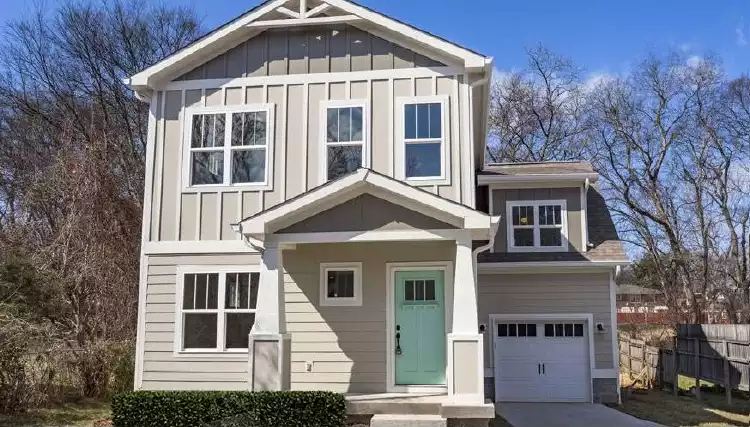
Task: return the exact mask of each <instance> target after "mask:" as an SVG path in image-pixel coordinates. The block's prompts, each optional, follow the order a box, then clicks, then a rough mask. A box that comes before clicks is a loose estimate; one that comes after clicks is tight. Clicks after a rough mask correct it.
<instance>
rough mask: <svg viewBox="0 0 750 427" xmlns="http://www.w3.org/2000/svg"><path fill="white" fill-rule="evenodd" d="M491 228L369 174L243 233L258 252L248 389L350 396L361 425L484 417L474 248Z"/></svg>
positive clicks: (262, 217)
mask: <svg viewBox="0 0 750 427" xmlns="http://www.w3.org/2000/svg"><path fill="white" fill-rule="evenodd" d="M342 181H343V182H342ZM496 225H497V220H496V218H490V217H489V216H487V215H486V214H484V213H481V212H477V211H475V210H473V209H470V208H468V207H466V206H463V205H458V204H455V203H453V202H450V201H447V200H445V199H442V198H440V197H438V196H435V195H432V194H430V193H427V192H424V191H422V190H418V189H415V188H412V187H410V186H408V185H406V184H403V183H400V182H398V181H394V180H391V179H390V178H387V177H383V176H380V175H370V174H369V173H368V172H367V171H360V172H358V173H356V174H353V175H350V176H349V177H345V178H343V179H341V180H339V181H336V182H334V183H332V184H329V185H326V186H323V187H319V188H318V189H314V190H311V191H310V192H308V193H306V194H305V195H303V196H301V197H299V198H297V199H293V200H291V201H289V202H286V203H285V204H282V205H279V206H278V207H275V208H272V209H270V210H268V211H266V212H263V213H261V214H259V215H256V216H255V217H251V218H249V219H246V220H244V221H243V222H242V223H241V224H240V225H239V226H238V227H237V228H238V231H239V232H241V233H242V234H243V236H244V238H245V239H246V240H247V241H248V243H249V244H251V245H253V246H254V247H255V248H256V249H257V250H259V251H260V252H261V272H260V286H259V291H258V304H257V306H258V310H257V312H256V315H255V323H254V325H253V328H252V331H251V334H250V385H251V387H252V389H253V390H285V389H297V390H300V389H302V390H331V391H336V392H342V393H347V394H349V395H350V398H349V401H350V407H351V408H352V411H354V413H364V412H362V411H372V410H377V411H386V410H391V411H392V410H400V411H410V410H415V411H419V410H422V411H429V413H430V414H441V415H449V414H458V415H460V414H461V413H462V411H463V412H466V411H465V408H469V407H473V408H474V409H475V411H474V412H471V413H470V414H468V415H476V411H479V413H481V411H484V412H488V408H490V409H491V405H486V404H485V401H484V368H483V335H482V334H481V333H480V332H479V331H478V321H477V319H478V316H477V306H478V304H477V291H476V268H475V263H476V253H477V252H478V251H479V250H482V249H483V247H482V246H480V247H479V248H478V249H475V248H474V242H475V241H478V240H479V241H481V240H484V241H488V240H491V239H492V236H493V235H494V231H495V228H496ZM370 413H372V412H370ZM391 413H393V412H391ZM409 413H413V412H409ZM485 415H486V414H485ZM445 418H448V417H447V416H446V417H445ZM451 418H454V417H453V416H451ZM455 418H459V417H455ZM460 418H465V417H463V416H462V417H460ZM469 418H473V416H471V417H469Z"/></svg>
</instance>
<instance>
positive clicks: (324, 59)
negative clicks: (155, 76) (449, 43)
mask: <svg viewBox="0 0 750 427" xmlns="http://www.w3.org/2000/svg"><path fill="white" fill-rule="evenodd" d="M442 65H443V64H441V63H440V62H437V61H434V60H432V59H430V58H427V57H425V56H422V55H420V54H417V53H414V52H412V51H411V50H409V49H406V48H404V47H401V46H399V45H397V44H394V43H391V42H389V41H387V40H383V39H381V38H380V37H376V36H374V35H372V34H369V33H367V32H365V31H362V30H360V29H358V28H355V27H352V26H350V25H336V26H326V27H301V28H299V29H276V30H268V31H265V32H263V33H261V34H259V35H257V36H255V37H253V38H251V39H249V40H247V41H245V42H243V43H240V44H239V45H237V46H236V47H234V48H232V49H230V50H229V51H228V52H226V53H223V54H220V55H218V56H216V57H215V58H214V59H212V60H210V61H209V62H207V63H205V64H202V65H200V66H198V67H196V68H194V69H193V70H191V71H189V72H187V73H185V74H183V75H182V76H180V77H179V78H177V80H200V79H217V78H235V77H254V76H277V75H283V74H306V73H333V72H347V71H368V70H389V69H397V68H414V67H439V66H442Z"/></svg>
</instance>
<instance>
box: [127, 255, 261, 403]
mask: <svg viewBox="0 0 750 427" xmlns="http://www.w3.org/2000/svg"><path fill="white" fill-rule="evenodd" d="M259 261H260V258H259V255H257V254H248V255H226V254H224V255H200V256H199V255H193V256H151V257H148V264H147V265H146V266H144V267H145V268H147V272H148V274H147V276H146V311H145V313H141V314H140V315H141V316H144V315H145V317H146V318H145V322H146V329H145V331H146V332H145V335H144V338H143V339H144V353H143V383H142V386H141V388H142V389H144V390H246V389H247V387H248V370H247V368H248V360H247V354H245V355H238V356H235V357H233V358H227V357H224V356H221V355H217V356H201V357H195V356H192V355H191V356H176V355H175V353H174V349H175V346H174V340H175V316H176V314H175V302H176V287H177V266H178V265H186V266H187V265H191V266H195V265H254V266H256V265H258V262H259Z"/></svg>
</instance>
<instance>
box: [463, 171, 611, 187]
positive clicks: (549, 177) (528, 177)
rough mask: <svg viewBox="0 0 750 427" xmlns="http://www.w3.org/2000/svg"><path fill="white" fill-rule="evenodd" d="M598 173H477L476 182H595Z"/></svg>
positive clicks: (486, 183) (485, 183)
mask: <svg viewBox="0 0 750 427" xmlns="http://www.w3.org/2000/svg"><path fill="white" fill-rule="evenodd" d="M597 179H599V174H598V173H596V172H590V173H569V174H525V175H479V177H478V178H477V183H478V184H479V185H489V184H497V183H503V182H539V181H555V182H559V181H583V182H586V181H589V183H591V182H596V180H597Z"/></svg>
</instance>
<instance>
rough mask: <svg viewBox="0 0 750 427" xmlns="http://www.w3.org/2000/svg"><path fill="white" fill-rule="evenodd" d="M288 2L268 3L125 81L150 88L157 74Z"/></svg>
mask: <svg viewBox="0 0 750 427" xmlns="http://www.w3.org/2000/svg"><path fill="white" fill-rule="evenodd" d="M287 1H288V0H275V1H271V2H268V3H267V4H265V5H263V6H261V7H259V8H258V9H257V10H254V11H252V12H250V13H248V14H247V15H245V16H243V17H241V18H239V19H237V20H236V21H235V22H233V23H232V24H230V25H227V26H225V27H224V28H221V29H219V30H216V31H215V32H214V33H212V34H209V35H208V36H206V37H204V38H203V39H201V40H198V41H197V42H195V43H193V44H191V45H189V46H188V47H186V48H184V49H182V50H180V51H178V52H176V53H174V54H172V55H170V56H168V57H166V58H165V59H163V60H161V61H159V62H157V63H156V64H154V65H152V66H150V67H148V68H146V69H145V70H143V71H141V72H139V73H138V74H135V75H133V76H132V77H130V78H129V79H125V80H126V83H127V84H128V86H130V87H131V88H135V87H149V86H150V85H149V83H150V81H149V80H150V78H151V77H152V76H153V75H154V74H157V73H159V72H161V71H163V70H165V69H167V68H169V67H171V66H174V65H176V64H178V63H179V62H180V61H182V60H184V59H186V58H188V57H190V56H191V55H195V54H197V52H199V51H200V50H201V49H204V48H206V47H208V46H210V45H211V44H213V43H215V42H217V41H219V40H221V39H222V38H224V37H226V36H228V35H229V34H231V33H233V32H235V31H238V30H239V31H241V30H242V29H243V28H244V27H245V26H246V25H247V24H249V23H250V22H253V21H254V20H256V19H258V18H260V17H261V16H263V15H265V14H267V13H268V12H272V11H274V10H276V9H277V8H279V7H281V6H283V5H284V4H286V3H287Z"/></svg>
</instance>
